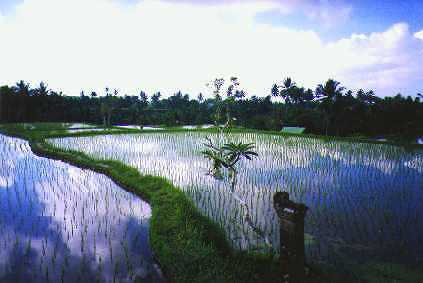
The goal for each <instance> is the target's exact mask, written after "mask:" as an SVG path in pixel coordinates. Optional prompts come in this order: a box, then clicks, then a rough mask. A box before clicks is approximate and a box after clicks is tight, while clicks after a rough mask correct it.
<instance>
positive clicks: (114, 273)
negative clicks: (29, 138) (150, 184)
mask: <svg viewBox="0 0 423 283" xmlns="http://www.w3.org/2000/svg"><path fill="white" fill-rule="evenodd" d="M0 152H1V158H0V282H133V281H134V280H141V281H142V282H158V281H160V276H159V274H160V272H159V271H158V268H157V266H156V265H155V263H154V260H153V256H152V253H151V250H150V247H149V244H148V242H149V239H148V235H149V232H148V231H149V219H150V217H151V208H150V206H149V205H148V204H147V203H146V202H144V201H142V200H141V199H139V198H138V197H137V196H135V195H133V194H131V193H129V192H126V191H124V190H123V189H121V188H120V187H118V186H117V185H116V184H115V183H113V182H112V181H111V180H110V179H109V178H107V177H106V176H104V175H101V174H97V173H95V172H93V171H90V170H82V169H79V168H76V167H73V166H70V165H68V164H66V163H63V162H60V161H54V160H50V159H46V158H41V157H37V156H35V155H34V154H33V153H32V152H31V149H30V147H29V145H28V143H27V142H26V141H24V140H21V139H16V138H10V137H6V136H3V135H0Z"/></svg>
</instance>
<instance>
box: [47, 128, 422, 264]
mask: <svg viewBox="0 0 423 283" xmlns="http://www.w3.org/2000/svg"><path fill="white" fill-rule="evenodd" d="M206 135H209V136H213V135H212V134H205V133H173V134H168V133H155V134H143V135H125V136H122V135H119V136H97V137H89V138H83V137H79V138H65V139H56V140H52V142H53V143H54V144H56V145H59V146H61V147H64V148H69V149H76V150H80V151H84V152H86V153H89V154H92V155H94V156H96V157H100V158H107V159H110V158H111V159H119V160H122V161H123V162H126V163H127V164H129V165H131V166H134V167H136V168H138V169H139V170H140V171H141V172H143V173H148V174H153V175H161V176H164V177H167V178H169V179H171V180H172V181H173V182H174V183H175V184H176V185H178V186H180V187H181V188H182V189H184V190H185V191H186V192H187V193H188V194H189V195H190V196H191V197H192V198H193V199H194V201H195V203H196V204H197V206H198V207H199V208H200V210H202V211H203V212H204V213H205V214H207V215H209V216H210V217H211V218H212V219H214V220H216V221H217V222H219V223H221V224H222V226H223V227H224V229H225V230H226V232H227V234H228V236H229V237H230V238H231V239H232V240H233V242H234V244H235V245H236V246H240V247H242V248H254V247H255V246H257V245H260V244H262V242H261V241H260V240H258V239H257V236H256V235H255V234H254V233H252V232H251V231H249V230H248V229H245V227H244V228H242V227H241V229H236V228H234V226H239V224H237V225H234V220H237V222H238V223H241V222H242V219H241V218H240V215H242V213H240V211H239V209H238V207H239V203H238V202H236V201H234V200H233V199H232V198H231V196H230V194H228V193H227V192H228V186H227V185H226V184H224V183H222V182H219V181H216V180H215V179H213V178H211V177H210V176H207V175H205V174H204V173H205V172H206V171H207V168H208V166H209V164H208V162H207V161H206V160H205V159H204V158H202V156H201V154H200V152H201V150H202V142H204V138H205V136H206ZM231 140H232V141H235V142H239V141H244V142H255V143H256V144H257V146H258V147H257V152H258V153H259V158H258V159H255V160H254V161H252V162H249V161H243V162H241V164H240V166H239V167H240V170H239V172H240V173H239V183H238V187H237V190H236V192H237V194H238V195H239V196H241V197H242V198H243V199H244V200H245V201H246V202H247V203H248V204H249V205H250V207H252V208H253V209H252V211H251V213H252V218H253V220H254V221H255V223H256V224H257V225H258V226H260V228H261V229H262V230H264V231H265V232H266V233H267V234H268V235H269V237H270V238H271V241H272V244H273V246H274V247H275V249H276V250H277V249H278V245H279V226H278V222H277V217H276V214H275V212H274V209H273V203H272V196H273V193H274V192H276V191H282V190H285V191H289V192H290V195H291V197H292V198H293V199H294V200H296V201H299V202H304V203H306V204H307V205H308V206H309V207H310V210H309V213H308V215H307V218H306V232H307V233H309V234H311V235H313V237H314V238H315V239H316V240H317V241H315V242H314V245H313V246H310V247H309V248H308V253H309V254H308V255H309V256H311V257H313V258H315V259H317V260H330V259H332V262H334V261H338V260H339V257H340V256H341V257H342V256H345V255H347V254H348V255H349V254H354V256H353V257H352V258H356V259H362V258H373V259H376V258H377V257H380V258H381V259H382V260H387V261H391V260H392V261H412V262H421V261H422V260H423V259H422V255H423V247H422V246H421V245H420V244H419V242H418V241H419V235H420V236H421V235H423V219H422V218H421V217H420V216H419V215H420V214H421V213H418V212H422V211H423V171H422V170H423V169H422V168H423V153H422V152H408V151H406V150H405V149H404V148H401V147H394V146H389V145H379V144H365V143H347V142H323V141H320V140H318V139H311V138H299V137H288V138H284V137H280V136H271V135H258V134H236V135H232V137H231ZM241 226H242V225H241ZM360 255H362V257H360ZM369 255H371V256H369ZM340 262H342V261H340Z"/></svg>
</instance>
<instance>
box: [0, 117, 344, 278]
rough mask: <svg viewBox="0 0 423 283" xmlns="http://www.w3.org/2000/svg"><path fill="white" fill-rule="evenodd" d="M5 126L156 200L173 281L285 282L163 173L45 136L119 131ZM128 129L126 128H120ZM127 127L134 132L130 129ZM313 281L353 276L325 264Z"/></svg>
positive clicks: (155, 234) (159, 237)
mask: <svg viewBox="0 0 423 283" xmlns="http://www.w3.org/2000/svg"><path fill="white" fill-rule="evenodd" d="M0 131H1V132H3V133H5V134H7V135H10V136H15V137H20V138H23V139H26V140H28V141H29V142H30V145H31V148H32V151H33V152H34V153H35V154H37V155H40V156H44V157H48V158H51V159H58V160H63V161H65V162H67V163H70V164H72V165H75V166H78V167H80V168H87V169H92V170H94V171H97V172H100V173H103V174H106V175H107V176H109V177H111V178H112V179H113V180H114V181H115V182H116V183H117V184H119V185H120V186H122V187H123V188H125V189H126V190H128V191H132V192H134V193H136V194H137V195H139V196H140V197H141V198H143V199H144V200H146V201H147V202H149V203H150V205H151V206H152V218H151V222H150V244H151V246H152V249H153V252H154V254H155V257H156V258H157V260H158V261H159V263H160V265H161V266H162V270H163V271H164V273H165V276H166V278H167V279H168V280H169V281H171V282H282V281H283V280H282V278H281V275H280V270H279V264H278V261H277V260H276V259H275V258H273V257H272V256H270V255H260V254H252V253H246V252H240V251H235V250H234V249H232V248H231V246H230V245H229V243H228V241H227V240H226V237H225V235H224V232H223V231H222V230H221V228H220V227H219V226H218V225H217V224H215V223H213V222H212V221H211V220H210V219H209V218H207V217H205V216H203V215H201V214H200V212H199V211H198V210H197V209H196V207H195V206H194V204H193V202H192V201H191V200H189V199H188V198H187V197H186V196H185V195H184V193H183V192H182V191H181V190H179V189H178V188H176V187H175V186H174V185H173V184H171V183H170V182H169V181H167V180H166V179H164V178H161V177H155V176H145V175H141V174H140V173H139V172H138V170H136V169H134V168H131V167H129V166H127V165H125V164H123V163H121V162H118V161H111V160H98V159H94V158H91V157H89V156H87V155H85V154H84V153H81V152H77V151H64V150H60V149H58V148H55V147H53V146H51V145H49V144H48V143H46V141H45V139H46V138H49V137H58V136H82V135H84V136H86V135H98V134H117V133H116V132H112V131H104V132H90V133H72V134H70V133H66V132H65V131H64V130H63V129H58V130H54V129H51V130H48V129H47V130H42V131H41V130H40V131H37V130H26V129H24V128H23V127H22V126H20V125H12V124H10V125H3V126H2V127H0ZM119 133H122V132H119ZM124 133H134V131H133V130H125V131H124ZM318 270H319V271H318V272H317V271H316V268H313V272H312V273H311V275H310V276H309V279H308V280H307V281H308V282H347V281H346V279H345V278H342V279H341V277H339V275H336V274H335V273H334V272H333V271H323V270H322V269H321V268H319V269H318Z"/></svg>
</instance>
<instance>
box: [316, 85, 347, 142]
mask: <svg viewBox="0 0 423 283" xmlns="http://www.w3.org/2000/svg"><path fill="white" fill-rule="evenodd" d="M344 90H345V88H344V87H342V86H341V83H340V82H337V81H335V80H333V79H329V80H327V81H326V82H325V83H324V84H323V85H322V84H319V85H318V86H317V88H316V97H317V98H318V99H319V100H320V107H321V109H322V110H323V115H324V121H325V134H326V135H327V134H328V129H329V126H330V120H331V113H332V110H333V109H332V108H333V104H334V103H335V102H336V100H337V99H339V98H340V97H342V94H343V91H344Z"/></svg>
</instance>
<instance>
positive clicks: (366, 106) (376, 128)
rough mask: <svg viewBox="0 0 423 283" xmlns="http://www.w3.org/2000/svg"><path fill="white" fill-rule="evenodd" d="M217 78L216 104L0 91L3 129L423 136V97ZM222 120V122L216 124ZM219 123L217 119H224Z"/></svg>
mask: <svg viewBox="0 0 423 283" xmlns="http://www.w3.org/2000/svg"><path fill="white" fill-rule="evenodd" d="M228 82H229V86H228V87H227V88H225V89H223V86H224V83H225V80H223V79H216V80H214V81H213V82H212V83H211V84H210V85H211V86H212V88H213V94H214V95H213V97H211V98H205V97H204V95H203V94H201V93H200V94H199V95H198V96H197V97H196V98H192V97H190V96H189V95H188V94H183V93H182V92H180V91H179V92H177V93H175V94H173V95H171V96H169V97H167V98H165V97H162V95H161V93H160V92H157V93H154V94H152V95H150V96H149V95H147V94H146V93H145V92H143V91H141V92H140V93H139V94H138V95H123V96H122V95H120V94H119V92H118V91H117V90H111V89H109V88H106V89H105V91H104V93H102V94H97V93H96V92H91V93H88V94H86V93H85V92H81V94H80V96H67V95H64V94H63V93H62V92H57V91H54V90H51V89H49V88H48V86H47V84H45V83H43V82H41V83H40V84H39V86H37V87H34V88H32V87H31V86H30V85H29V83H26V82H24V81H20V82H18V83H16V85H13V86H7V85H6V86H2V87H0V123H9V122H89V123H95V124H103V125H105V126H110V125H113V124H138V125H147V124H153V125H166V126H177V125H200V124H210V123H213V121H216V120H217V121H219V120H220V121H221V122H222V123H225V122H229V120H228V119H227V117H231V121H230V122H231V123H233V124H234V125H238V126H242V127H247V128H255V129H264V130H280V129H281V128H282V127H283V126H302V127H305V128H306V129H307V132H308V133H313V134H323V135H336V136H366V137H378V136H381V137H382V136H383V137H387V138H396V139H414V138H416V137H421V136H423V101H422V99H423V95H421V94H418V95H417V97H415V98H413V97H411V96H407V97H405V96H402V95H401V94H397V95H396V96H393V97H384V98H380V97H378V96H376V95H375V93H374V92H373V91H372V90H363V89H359V90H358V91H352V90H347V89H345V88H344V87H342V86H341V84H340V83H339V82H337V81H335V80H333V79H329V80H327V81H326V82H325V83H323V84H320V85H318V86H317V87H316V89H314V90H312V89H306V88H304V87H301V86H298V85H297V84H296V83H295V82H294V81H293V80H292V79H291V78H286V79H285V80H284V81H283V83H281V84H274V85H273V87H272V89H271V93H269V94H268V95H267V96H265V97H258V96H250V97H247V96H246V93H245V92H244V91H243V90H242V89H240V87H239V83H238V80H237V78H234V77H232V78H230V80H228ZM217 113H219V114H218V115H220V116H221V117H215V116H216V115H217ZM216 118H217V119H216Z"/></svg>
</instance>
